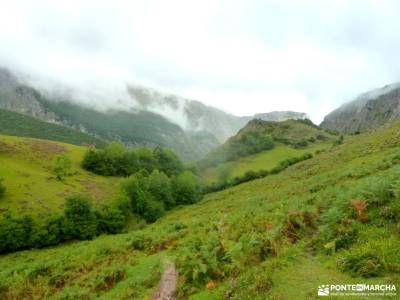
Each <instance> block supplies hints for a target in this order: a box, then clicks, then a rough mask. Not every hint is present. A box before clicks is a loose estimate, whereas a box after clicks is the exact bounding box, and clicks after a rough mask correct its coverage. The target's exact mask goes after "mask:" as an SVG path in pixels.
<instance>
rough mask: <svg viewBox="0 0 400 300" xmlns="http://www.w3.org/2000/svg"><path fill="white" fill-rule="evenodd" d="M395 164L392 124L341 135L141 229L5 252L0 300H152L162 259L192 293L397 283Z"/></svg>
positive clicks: (284, 294)
mask: <svg viewBox="0 0 400 300" xmlns="http://www.w3.org/2000/svg"><path fill="white" fill-rule="evenodd" d="M399 164H400V124H399V123H396V124H392V126H390V127H389V126H386V127H382V128H380V129H378V130H377V131H376V132H374V133H370V134H361V135H357V136H351V137H347V138H346V139H345V142H344V144H343V145H338V146H335V147H333V148H331V149H329V150H328V151H326V152H324V153H321V154H319V155H317V156H315V157H314V158H313V159H310V160H307V161H305V162H302V163H299V164H297V165H295V166H292V167H290V168H288V169H286V170H285V171H283V172H282V173H280V174H279V175H274V176H270V177H267V178H265V179H260V180H254V181H252V182H249V183H246V184H242V185H240V186H237V187H234V188H230V189H227V190H225V191H222V192H219V193H215V194H210V195H208V196H206V198H205V199H204V200H203V201H202V202H200V203H198V204H195V205H192V206H188V207H185V208H182V209H177V210H175V211H173V212H171V213H170V214H169V215H167V216H165V217H163V218H161V219H160V220H158V221H157V222H156V223H155V224H152V225H149V226H148V227H146V228H144V229H142V230H138V231H134V232H130V233H126V234H120V235H116V236H103V237H100V238H98V239H96V240H94V241H90V242H76V243H72V244H68V245H63V246H59V247H53V248H50V249H44V250H41V251H38V250H34V251H24V252H21V253H16V254H9V255H5V256H1V257H0V284H1V285H0V287H1V288H0V297H1V298H5V299H22V298H28V297H32V298H34V297H36V298H42V299H43V298H81V299H83V298H94V297H98V298H100V299H148V297H149V296H150V295H151V294H152V293H153V292H154V291H155V290H156V288H157V284H158V282H159V279H160V274H161V269H162V264H161V261H162V260H163V257H169V259H170V260H173V261H174V262H175V264H176V266H177V271H178V273H179V285H178V290H179V296H180V297H182V298H189V299H266V298H271V299H313V298H317V291H318V286H319V285H321V282H322V283H324V284H357V283H363V284H379V285H382V284H384V285H386V284H395V285H397V286H398V285H399V284H400V273H399V269H398V266H399V264H400V257H399V255H398V253H399V251H400V238H399V234H398V229H397V226H398V224H399V222H400V219H399V214H398V213H396V212H398V202H399V201H400V193H399V191H400V184H399V181H398V174H399ZM365 204H366V205H365ZM309 274H313V276H309ZM357 293H358V291H357ZM397 293H398V292H397ZM379 297H380V296H378V298H379ZM393 297H394V298H395V297H396V295H394V296H393Z"/></svg>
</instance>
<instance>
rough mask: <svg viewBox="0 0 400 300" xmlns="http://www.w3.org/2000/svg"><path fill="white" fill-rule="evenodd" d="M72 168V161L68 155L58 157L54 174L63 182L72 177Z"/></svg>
mask: <svg viewBox="0 0 400 300" xmlns="http://www.w3.org/2000/svg"><path fill="white" fill-rule="evenodd" d="M71 168H72V161H71V159H70V158H69V157H68V156H66V155H58V156H56V158H55V160H54V169H53V171H54V174H55V175H56V177H57V179H58V180H63V179H64V178H65V177H66V176H68V175H70V173H71Z"/></svg>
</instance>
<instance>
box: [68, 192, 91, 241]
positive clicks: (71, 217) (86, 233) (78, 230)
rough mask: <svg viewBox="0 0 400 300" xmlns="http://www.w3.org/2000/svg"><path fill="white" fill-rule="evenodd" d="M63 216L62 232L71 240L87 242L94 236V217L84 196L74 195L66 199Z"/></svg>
mask: <svg viewBox="0 0 400 300" xmlns="http://www.w3.org/2000/svg"><path fill="white" fill-rule="evenodd" d="M64 215H65V224H64V230H65V232H66V234H67V235H68V236H70V237H71V238H76V239H80V240H87V239H92V238H93V237H94V236H95V235H96V229H97V220H96V216H95V214H94V211H93V208H92V204H91V202H90V200H89V198H87V197H86V196H82V195H76V196H71V197H69V198H67V199H66V204H65V209H64Z"/></svg>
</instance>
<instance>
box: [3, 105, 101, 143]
mask: <svg viewBox="0 0 400 300" xmlns="http://www.w3.org/2000/svg"><path fill="white" fill-rule="evenodd" d="M0 134H6V135H13V136H23V137H31V138H39V139H46V140H53V141H59V142H64V143H70V144H74V145H95V146H98V147H102V146H105V145H106V143H105V142H104V141H102V140H100V139H97V138H95V137H93V136H90V135H88V134H85V133H83V132H80V131H77V130H74V129H72V128H68V127H65V126H62V125H58V124H53V123H48V122H44V121H41V120H39V119H36V118H33V117H30V116H26V115H23V114H19V113H16V112H12V111H8V110H4V109H0Z"/></svg>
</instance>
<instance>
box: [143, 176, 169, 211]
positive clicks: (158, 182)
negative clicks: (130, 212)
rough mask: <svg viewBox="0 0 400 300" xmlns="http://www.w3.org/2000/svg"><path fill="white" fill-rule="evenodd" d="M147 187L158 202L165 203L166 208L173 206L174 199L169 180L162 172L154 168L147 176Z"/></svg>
mask: <svg viewBox="0 0 400 300" xmlns="http://www.w3.org/2000/svg"><path fill="white" fill-rule="evenodd" d="M148 189H149V192H150V193H151V194H152V195H153V197H154V199H155V200H156V201H158V202H162V203H164V204H165V207H166V208H172V207H173V206H175V199H174V198H173V195H172V186H171V180H170V179H169V178H168V176H167V175H165V174H164V173H163V172H160V171H158V170H154V171H153V172H152V173H151V174H150V176H149V178H148Z"/></svg>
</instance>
